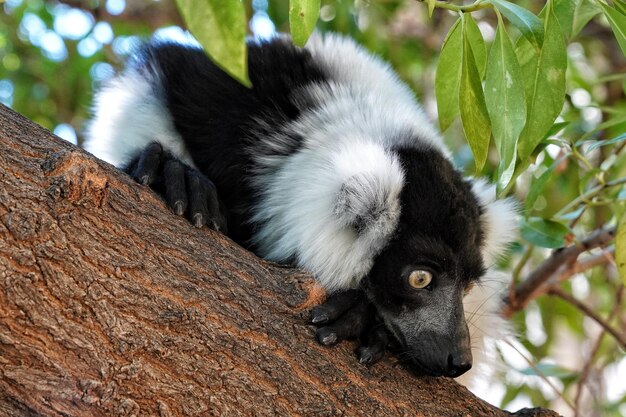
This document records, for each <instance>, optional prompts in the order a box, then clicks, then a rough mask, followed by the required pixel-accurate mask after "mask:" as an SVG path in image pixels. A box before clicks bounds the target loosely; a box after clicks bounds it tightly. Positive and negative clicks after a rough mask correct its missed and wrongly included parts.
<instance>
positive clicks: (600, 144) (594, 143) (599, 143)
mask: <svg viewBox="0 0 626 417" xmlns="http://www.w3.org/2000/svg"><path fill="white" fill-rule="evenodd" d="M624 140H626V133H622V134H621V135H619V136H617V137H615V138H613V139H609V140H597V141H586V142H583V143H581V144H580V145H584V144H585V143H589V142H592V143H591V145H589V146H588V147H587V148H586V149H585V153H589V152H591V151H593V150H596V149H598V148H601V147H603V146H608V145H614V144H616V143H619V142H622V141H624Z"/></svg>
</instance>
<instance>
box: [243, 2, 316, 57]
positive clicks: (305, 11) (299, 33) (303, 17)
mask: <svg viewBox="0 0 626 417" xmlns="http://www.w3.org/2000/svg"><path fill="white" fill-rule="evenodd" d="M231 1H232V0H231ZM319 15H320V0H289V28H290V29H291V38H292V39H293V43H295V44H296V45H298V46H304V44H305V43H306V41H307V39H309V36H311V33H313V29H315V24H316V23H317V18H318V17H319Z"/></svg>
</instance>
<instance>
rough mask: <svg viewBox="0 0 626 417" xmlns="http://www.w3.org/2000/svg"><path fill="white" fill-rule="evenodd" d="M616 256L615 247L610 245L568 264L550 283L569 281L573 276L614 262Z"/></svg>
mask: <svg viewBox="0 0 626 417" xmlns="http://www.w3.org/2000/svg"><path fill="white" fill-rule="evenodd" d="M614 256H615V247H610V248H607V249H605V250H603V251H602V252H600V253H597V254H595V255H590V256H587V257H586V258H584V259H581V260H580V261H578V262H574V263H572V264H570V265H568V266H566V267H565V268H562V269H561V271H559V272H558V273H556V274H554V275H553V277H552V278H551V279H550V284H551V285H555V284H557V283H561V282H564V281H567V280H568V279H570V278H571V277H572V276H574V275H576V274H580V273H582V272H585V271H587V270H589V269H591V268H595V267H596V266H600V265H604V264H607V263H611V264H614V263H615V259H614Z"/></svg>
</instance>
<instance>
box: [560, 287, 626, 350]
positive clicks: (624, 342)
mask: <svg viewBox="0 0 626 417" xmlns="http://www.w3.org/2000/svg"><path fill="white" fill-rule="evenodd" d="M548 294H550V295H555V296H557V297H559V298H561V299H563V300H565V301H567V302H568V303H570V304H571V305H573V306H574V307H576V308H577V309H579V310H580V311H582V312H583V313H584V314H585V315H587V316H589V317H590V318H592V319H593V320H594V321H595V322H596V323H598V324H599V325H600V326H602V328H604V330H605V331H606V332H607V333H609V334H610V335H611V336H613V337H614V338H615V340H616V341H617V342H618V343H619V344H620V345H621V346H622V348H623V349H626V337H625V336H624V335H623V334H621V333H620V332H618V331H617V330H616V329H614V328H613V326H611V325H610V324H609V323H608V322H607V321H606V320H605V319H603V318H602V317H600V316H599V315H598V313H596V312H595V311H593V309H592V308H591V307H589V306H588V305H587V304H585V303H583V302H582V301H580V300H578V299H576V298H574V297H572V296H571V295H570V294H568V293H566V292H565V291H563V290H562V289H561V288H559V287H551V288H550V289H549V290H548Z"/></svg>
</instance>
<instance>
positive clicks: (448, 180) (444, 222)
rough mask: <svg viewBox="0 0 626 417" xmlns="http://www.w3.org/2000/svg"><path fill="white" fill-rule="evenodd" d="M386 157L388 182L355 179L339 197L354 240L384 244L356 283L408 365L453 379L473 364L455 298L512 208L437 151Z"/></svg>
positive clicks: (505, 231)
mask: <svg viewBox="0 0 626 417" xmlns="http://www.w3.org/2000/svg"><path fill="white" fill-rule="evenodd" d="M387 156H388V157H389V158H394V159H396V161H395V162H394V163H390V164H388V165H387V167H388V169H389V170H398V172H397V175H389V173H387V175H386V176H380V175H379V176H377V177H371V178H369V179H366V178H365V177H363V176H362V175H361V176H356V177H353V178H352V179H350V180H348V181H347V182H346V184H345V185H344V187H343V188H342V191H341V193H340V200H339V204H338V206H339V207H340V211H342V212H343V213H350V214H351V215H352V220H351V221H352V224H353V227H354V228H355V229H356V230H357V233H359V235H360V237H359V239H370V240H371V241H385V242H386V244H385V246H384V247H383V248H382V249H380V251H379V252H378V254H377V255H376V256H375V257H374V258H373V263H372V265H371V269H370V270H369V273H368V274H367V275H366V276H364V277H363V278H362V280H361V282H360V285H361V288H363V289H364V290H365V292H366V294H367V296H368V297H369V299H370V300H371V301H372V302H373V303H374V304H375V306H376V307H377V310H378V312H379V314H380V316H381V317H382V319H383V320H384V322H385V324H386V326H387V328H388V330H389V331H390V332H391V333H392V334H393V335H394V336H395V338H396V339H397V341H398V342H399V344H400V345H401V347H402V350H403V352H404V354H405V356H406V357H408V358H409V359H410V360H411V362H412V363H413V364H415V365H417V366H418V367H419V368H420V369H421V370H423V371H425V372H426V373H428V374H430V375H434V376H440V375H445V376H451V377H456V376H459V375H461V374H463V373H464V372H466V371H467V370H469V369H470V368H471V366H472V354H471V344H470V334H469V330H468V325H467V323H466V320H465V314H464V311H463V296H464V295H465V294H467V293H468V292H469V290H470V289H471V288H472V286H473V285H474V284H476V283H477V282H479V280H480V278H481V276H483V274H484V273H485V270H486V268H487V267H489V266H491V264H492V263H493V262H494V260H495V259H496V257H497V256H498V255H499V253H501V252H502V251H503V250H504V249H505V248H506V246H507V243H508V242H509V241H510V240H511V239H512V237H513V233H514V231H515V219H514V214H515V212H514V207H513V205H512V204H511V202H509V201H495V191H494V190H493V187H489V186H487V185H486V184H485V183H483V182H480V181H470V180H467V179H465V178H463V177H462V175H461V174H460V173H459V172H458V171H456V170H455V169H454V168H453V166H452V164H451V163H450V161H449V160H448V159H447V158H445V157H444V156H442V155H441V153H440V152H439V151H436V150H429V149H421V150H418V149H407V150H400V151H397V152H393V155H391V154H387ZM396 163H397V165H396ZM394 178H395V180H394ZM394 181H395V183H394ZM344 200H345V201H344ZM355 214H356V215H355Z"/></svg>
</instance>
